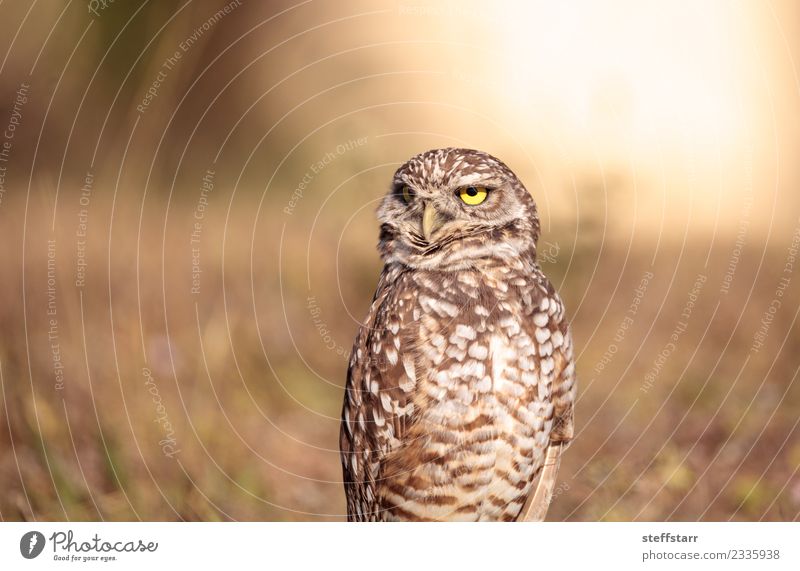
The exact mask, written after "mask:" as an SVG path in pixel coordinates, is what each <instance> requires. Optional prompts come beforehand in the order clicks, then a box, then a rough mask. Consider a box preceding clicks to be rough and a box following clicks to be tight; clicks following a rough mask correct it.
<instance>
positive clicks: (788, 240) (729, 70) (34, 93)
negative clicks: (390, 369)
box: [0, 0, 800, 521]
mask: <svg viewBox="0 0 800 571" xmlns="http://www.w3.org/2000/svg"><path fill="white" fill-rule="evenodd" d="M0 22H2V23H0V30H2V34H0V77H1V78H2V82H0V129H2V131H0V243H1V244H2V246H0V268H1V269H0V287H1V288H2V289H1V290H0V291H1V292H2V295H1V296H0V327H2V331H1V332H0V373H1V374H0V400H1V401H2V405H1V406H0V483H1V486H0V487H2V490H3V491H2V493H0V517H2V519H3V520H33V519H54V520H67V519H69V520H95V519H103V520H138V519H142V520H217V519H236V520H340V519H343V514H344V511H345V508H344V494H343V490H342V484H341V472H340V467H339V459H338V442H337V435H338V416H339V411H340V403H341V397H342V386H343V384H344V377H345V370H346V361H347V357H348V352H349V349H350V345H351V342H352V339H353V337H354V335H355V332H356V330H357V327H358V324H359V321H360V320H361V319H362V318H363V317H364V315H365V314H366V310H367V307H368V304H369V302H370V299H371V296H372V293H373V291H374V287H375V284H376V280H377V276H378V273H379V271H380V261H379V259H378V256H377V253H376V251H375V244H376V242H377V224H376V222H375V220H374V209H375V206H376V201H377V200H378V199H379V198H380V197H381V196H382V194H383V193H384V192H385V191H386V189H387V188H388V183H389V180H390V177H391V175H392V173H393V171H394V170H395V169H396V168H397V167H398V166H399V165H400V164H401V163H402V162H404V161H405V160H406V159H407V158H408V157H409V156H411V155H413V154H416V153H418V152H420V151H423V150H426V149H429V148H434V147H443V146H467V147H474V148H480V149H483V150H486V151H489V152H491V153H492V154H495V155H497V156H499V157H500V158H502V159H503V160H504V161H505V162H506V163H507V164H508V165H509V166H510V167H511V168H512V169H514V170H515V171H516V172H517V174H518V175H519V176H520V178H521V179H522V180H523V181H524V183H525V184H526V186H527V187H528V189H529V190H530V191H531V193H532V194H533V195H534V197H535V198H536V200H537V201H538V204H539V208H540V211H541V215H542V223H543V232H542V241H541V243H540V251H541V256H542V259H541V263H542V266H543V268H544V269H545V271H546V272H547V273H548V275H550V276H551V278H552V279H553V281H554V283H555V284H556V285H557V287H558V289H559V290H560V292H561V293H562V296H563V297H564V299H565V301H566V303H567V305H568V309H569V315H570V316H571V320H572V322H573V327H574V337H575V343H576V346H577V349H578V351H577V354H578V367H577V368H578V374H579V379H580V400H579V402H578V405H577V431H578V432H577V438H576V440H575V442H574V443H573V444H572V446H571V447H570V448H569V450H568V451H567V453H566V456H565V458H564V462H563V464H562V469H561V473H560V478H559V487H558V489H557V492H556V495H557V497H556V500H555V502H554V503H553V505H552V507H551V511H550V513H549V515H548V518H549V519H552V520H723V521H724V520H797V519H798V517H799V516H798V514H799V513H800V475H799V474H798V472H799V471H800V430H798V418H800V414H799V413H800V388H799V387H798V385H799V384H800V383H799V382H798V367H800V355H799V354H798V344H799V343H800V329H799V328H798V324H797V317H798V308H799V307H800V303H798V302H799V301H800V276H798V265H800V261H798V259H797V255H798V247H799V246H800V193H799V192H798V191H799V190H800V163H799V162H798V156H800V79H799V77H798V74H799V72H798V67H799V66H798V61H800V60H799V59H798V58H800V5H798V3H797V2H792V1H789V0H787V1H777V0H768V1H760V0H750V1H748V0H742V1H736V2H728V1H723V0H719V1H711V0H709V1H706V2H689V1H678V2H639V1H634V0H630V1H621V0H619V1H618V0H613V1H608V2H602V3H601V2H592V3H589V2H586V3H583V2H518V3H511V2H456V1H454V0H453V1H449V2H447V1H446V2H442V1H438V0H398V1H395V0H378V1H366V0H363V1H362V0H349V1H347V2H334V1H332V0H331V1H318V0H303V1H270V2H256V1H254V0H240V1H239V0H234V1H233V2H226V1H217V0H189V1H182V2H176V1H159V2H156V1H155V0H153V1H150V2H131V1H123V0H116V1H112V0H106V1H103V0H92V1H85V0H83V1H77V0H71V1H68V2H67V1H64V2H59V1H53V2H47V1H41V0H40V1H36V0H34V1H32V2H16V1H6V2H3V3H2V4H0Z"/></svg>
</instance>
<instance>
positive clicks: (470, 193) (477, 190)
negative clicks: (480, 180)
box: [458, 186, 489, 206]
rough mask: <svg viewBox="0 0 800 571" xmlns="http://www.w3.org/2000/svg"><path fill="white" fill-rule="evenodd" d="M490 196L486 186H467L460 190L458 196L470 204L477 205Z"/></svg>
mask: <svg viewBox="0 0 800 571" xmlns="http://www.w3.org/2000/svg"><path fill="white" fill-rule="evenodd" d="M487 196H489V191H487V190H486V187H485V186H467V187H465V188H462V189H461V190H459V191H458V197H459V198H460V199H461V200H462V201H463V202H464V204H469V205H470V206H477V205H478V204H480V203H481V202H483V201H484V200H486V197H487Z"/></svg>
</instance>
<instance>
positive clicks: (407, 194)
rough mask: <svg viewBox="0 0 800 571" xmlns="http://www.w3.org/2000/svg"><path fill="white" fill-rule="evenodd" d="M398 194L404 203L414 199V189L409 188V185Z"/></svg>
mask: <svg viewBox="0 0 800 571" xmlns="http://www.w3.org/2000/svg"><path fill="white" fill-rule="evenodd" d="M400 195H401V196H402V197H403V202H405V203H406V204H408V203H409V202H411V201H412V200H413V199H414V191H413V190H411V187H410V186H407V185H406V186H404V187H403V188H402V189H401V190H400Z"/></svg>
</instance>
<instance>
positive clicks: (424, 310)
mask: <svg viewBox="0 0 800 571" xmlns="http://www.w3.org/2000/svg"><path fill="white" fill-rule="evenodd" d="M413 279H414V280H415V281H416V291H417V294H416V297H415V300H414V307H413V319H411V320H410V322H407V323H405V324H404V325H403V328H402V330H401V331H399V332H398V333H399V335H400V338H401V346H404V347H407V348H408V347H410V348H413V349H411V350H410V351H411V353H412V354H413V362H414V366H415V370H416V380H417V384H416V387H415V393H414V397H413V403H414V410H415V411H416V417H415V420H414V423H413V425H412V426H411V427H410V429H409V435H408V436H409V437H408V439H407V443H406V445H404V446H401V447H399V448H398V449H396V450H394V451H393V452H392V453H391V454H390V456H389V458H388V459H387V462H386V464H385V469H384V474H383V477H384V478H385V481H386V483H387V485H385V486H382V487H381V495H382V498H381V499H382V503H383V509H384V510H385V513H386V516H387V517H386V518H387V519H435V520H438V519H447V520H469V521H474V520H514V519H516V517H517V516H518V515H519V513H520V510H521V509H522V507H523V505H524V503H525V501H526V499H527V496H528V494H529V492H530V488H531V483H532V480H533V479H534V476H535V475H536V473H537V472H538V470H539V469H540V468H541V465H542V461H543V458H544V454H545V449H546V447H547V444H548V441H549V437H550V431H551V428H552V423H553V404H552V403H551V395H550V390H551V384H552V358H550V356H549V354H545V353H547V350H549V351H550V352H552V342H550V339H549V337H550V329H549V328H548V323H546V322H545V320H544V318H543V317H542V316H546V317H548V318H549V315H550V314H549V312H548V309H550V307H549V305H550V301H549V300H548V301H544V300H545V299H548V298H547V293H548V292H547V289H546V288H544V287H542V286H540V285H539V284H538V283H537V282H536V280H535V277H531V276H530V275H528V276H522V275H515V274H514V273H513V272H512V271H511V270H509V269H508V268H497V269H495V270H494V271H480V272H479V271H463V272H457V273H450V274H444V275H442V274H433V273H427V272H418V273H417V274H416V275H415V276H414V277H413ZM553 303H555V300H554V301H553ZM536 316H539V317H536ZM536 322H538V323H539V325H537V324H536ZM545 344H549V349H548V347H547V345H545ZM543 347H544V349H546V350H545V351H542V348H543ZM548 359H549V361H550V365H548V362H547V360H548Z"/></svg>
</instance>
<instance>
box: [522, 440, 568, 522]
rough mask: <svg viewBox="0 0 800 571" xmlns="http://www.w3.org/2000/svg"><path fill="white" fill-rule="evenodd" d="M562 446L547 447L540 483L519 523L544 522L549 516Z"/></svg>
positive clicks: (552, 445) (523, 511)
mask: <svg viewBox="0 0 800 571" xmlns="http://www.w3.org/2000/svg"><path fill="white" fill-rule="evenodd" d="M561 448H562V445H561V444H551V445H550V446H548V447H547V453H546V454H545V457H544V466H543V467H542V471H541V472H540V474H539V482H538V483H537V484H536V492H535V493H534V494H533V499H531V500H530V501H529V502H528V504H527V505H526V506H525V509H523V510H522V513H521V514H520V517H519V518H518V519H517V521H544V518H545V516H546V515H547V508H549V507H550V501H551V500H552V499H553V489H554V488H555V485H556V476H557V475H558V466H559V464H560V463H561Z"/></svg>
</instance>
